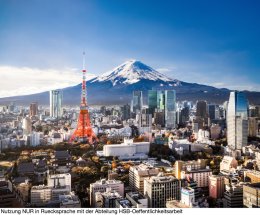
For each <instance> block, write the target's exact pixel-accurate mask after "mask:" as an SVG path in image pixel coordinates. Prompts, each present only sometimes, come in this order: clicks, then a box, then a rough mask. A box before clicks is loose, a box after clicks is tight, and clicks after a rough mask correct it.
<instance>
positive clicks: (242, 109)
mask: <svg viewBox="0 0 260 215" xmlns="http://www.w3.org/2000/svg"><path fill="white" fill-rule="evenodd" d="M247 137H248V101H247V100H246V97H245V95H244V93H242V92H237V91H235V92H231V93H230V97H229V103H228V110H227V142H228V145H229V146H230V148H232V149H239V150H241V149H242V147H244V146H246V145H247Z"/></svg>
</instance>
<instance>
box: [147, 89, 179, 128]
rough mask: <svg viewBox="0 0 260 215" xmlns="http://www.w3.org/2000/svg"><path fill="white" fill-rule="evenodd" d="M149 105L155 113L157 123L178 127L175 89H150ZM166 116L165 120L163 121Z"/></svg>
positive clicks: (150, 109)
mask: <svg viewBox="0 0 260 215" xmlns="http://www.w3.org/2000/svg"><path fill="white" fill-rule="evenodd" d="M148 107H149V111H150V113H151V114H153V115H154V118H155V124H160V125H162V126H165V127H167V128H175V127H176V92H175V90H149V91H148ZM162 117H164V122H162V120H161V119H162Z"/></svg>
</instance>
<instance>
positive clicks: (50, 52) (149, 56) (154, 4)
mask: <svg viewBox="0 0 260 215" xmlns="http://www.w3.org/2000/svg"><path fill="white" fill-rule="evenodd" d="M259 11H260V1H257V0H251V1H246V0H244V1H242V0H229V1H223V0H216V1H213V0H212V1H207V0H204V1H203V0H198V1H195V0H194V1H190V0H179V1H174V0H169V1H167V0H162V1H158V0H157V1H154V0H142V1H140V0H139V1H138V0H131V1H130V0H124V1H122V0H55V1H53V0H44V1H40V0H20V1H18V0H16V1H14V0H0V75H4V77H5V80H4V82H3V78H1V79H0V86H2V87H1V88H0V96H4V95H12V93H16V94H17V92H13V91H10V90H9V89H8V87H9V86H11V81H12V80H13V79H17V81H18V82H21V83H20V84H19V86H17V88H19V90H20V91H19V94H26V93H30V92H32V91H34V90H35V89H37V90H41V91H42V90H46V89H47V88H48V87H54V86H55V87H64V86H67V85H74V84H75V83H76V82H78V81H79V79H80V76H78V70H77V69H80V67H81V64H82V63H81V61H82V60H81V59H82V57H81V55H82V51H83V50H85V51H86V59H87V69H88V70H89V72H90V73H93V74H97V75H98V74H102V73H104V72H106V71H108V70H110V69H112V68H114V67H116V66H117V65H119V64H121V63H123V62H124V61H125V60H127V59H132V58H134V59H138V60H141V61H142V62H144V63H145V64H147V65H149V66H151V67H153V68H155V69H158V70H159V71H161V72H163V73H165V74H166V75H168V76H170V77H173V78H177V79H180V80H182V81H187V82H197V83H202V84H209V85H213V86H217V87H227V88H230V89H239V90H242V89H247V90H257V91H260V75H259V74H260V61H259V59H260V39H259V38H260V27H259V26H260V13H259ZM7 71H8V72H7ZM46 71H47V72H46ZM50 71H51V72H50ZM11 73H12V75H10V74H11ZM8 74H9V75H8ZM32 74H35V76H34V75H32ZM48 74H51V75H50V79H49V80H48ZM60 75H63V78H62V80H57V79H58V77H59V76H60ZM32 76H33V78H32ZM43 76H44V77H45V78H42V77H43ZM2 77H3V76H2ZM46 77H47V78H46ZM77 77H79V79H78V78H77ZM23 78H24V79H25V80H28V79H30V78H31V79H30V83H31V88H30V90H29V89H27V88H26V86H27V85H28V83H24V82H25V81H24V80H23ZM37 78H38V79H40V78H41V80H38V79H37ZM43 79H44V80H43ZM67 79H69V80H67ZM9 82H10V83H9ZM46 82H47V83H48V87H47V88H46V87H45V86H46ZM24 84H26V85H24ZM37 84H38V85H37ZM39 86H41V87H42V88H41V87H39ZM29 91H30V92H29Z"/></svg>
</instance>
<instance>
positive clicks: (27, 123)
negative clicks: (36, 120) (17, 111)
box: [22, 117, 32, 135]
mask: <svg viewBox="0 0 260 215" xmlns="http://www.w3.org/2000/svg"><path fill="white" fill-rule="evenodd" d="M22 128H23V134H24V135H29V134H30V133H31V132H32V121H31V119H30V118H29V117H25V118H23V121H22Z"/></svg>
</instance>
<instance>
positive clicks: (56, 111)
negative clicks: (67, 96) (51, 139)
mask: <svg viewBox="0 0 260 215" xmlns="http://www.w3.org/2000/svg"><path fill="white" fill-rule="evenodd" d="M62 99H63V96H62V91H61V90H51V91H50V116H51V117H53V118H60V117H62Z"/></svg>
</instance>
